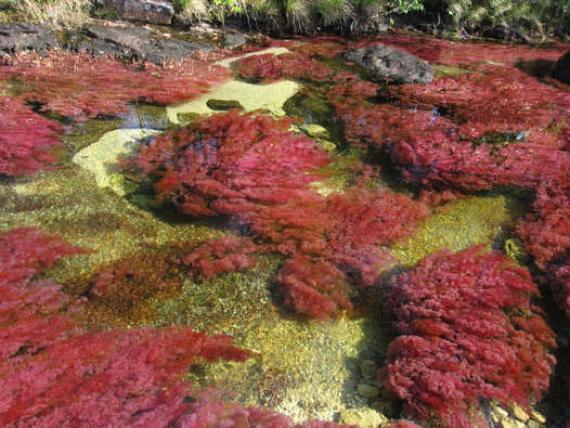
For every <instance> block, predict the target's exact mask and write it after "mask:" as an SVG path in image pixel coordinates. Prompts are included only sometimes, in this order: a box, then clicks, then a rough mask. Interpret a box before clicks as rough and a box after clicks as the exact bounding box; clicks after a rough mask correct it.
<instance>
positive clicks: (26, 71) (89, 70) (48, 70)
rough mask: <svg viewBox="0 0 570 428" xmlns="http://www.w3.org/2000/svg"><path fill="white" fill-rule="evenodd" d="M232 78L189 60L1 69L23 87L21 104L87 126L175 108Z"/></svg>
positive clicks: (21, 61) (40, 62)
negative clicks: (139, 111) (136, 111)
mask: <svg viewBox="0 0 570 428" xmlns="http://www.w3.org/2000/svg"><path fill="white" fill-rule="evenodd" d="M228 77H229V72H228V71H227V70H225V69H223V68H221V67H217V66H214V65H211V64H208V63H206V62H204V61H200V60H194V59H186V60H184V61H182V62H181V63H179V64H177V65H173V66H165V67H160V66H156V65H153V64H140V65H132V66H127V65H124V64H122V63H121V62H119V61H117V60H114V59H111V58H108V57H97V58H93V57H91V56H89V55H88V54H87V53H80V54H71V53H64V52H55V51H52V52H50V54H49V56H47V57H41V56H39V55H37V54H20V55H17V56H16V57H14V58H11V59H9V60H5V61H4V63H3V64H2V65H0V80H7V79H15V80H16V81H18V82H20V83H21V87H20V92H21V93H20V94H19V98H20V99H22V100H25V101H26V102H29V103H37V104H40V110H41V111H42V112H48V113H57V114H59V115H61V116H64V117H68V118H72V119H76V120H85V119H86V118H92V117H96V116H99V115H104V116H113V115H118V114H120V113H122V112H124V111H125V110H126V108H127V103H128V102H134V101H142V102H147V103H153V104H162V105H164V104H171V103H176V102H180V101H184V100H188V99H191V98H195V97H197V96H199V95H201V94H203V93H205V92H206V91H207V90H208V89H209V88H210V87H211V86H212V85H215V84H216V83H220V82H221V81H223V80H224V79H227V78H228Z"/></svg>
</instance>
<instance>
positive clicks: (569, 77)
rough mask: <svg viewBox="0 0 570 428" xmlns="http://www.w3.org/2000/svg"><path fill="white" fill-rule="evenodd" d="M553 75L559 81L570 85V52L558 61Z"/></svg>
mask: <svg viewBox="0 0 570 428" xmlns="http://www.w3.org/2000/svg"><path fill="white" fill-rule="evenodd" d="M552 74H553V75H554V77H556V78H557V79H558V80H560V81H562V82H564V83H568V84H570V51H568V52H566V54H564V55H563V56H562V57H561V58H560V59H559V60H558V62H557V63H556V67H555V68H554V72H553V73H552Z"/></svg>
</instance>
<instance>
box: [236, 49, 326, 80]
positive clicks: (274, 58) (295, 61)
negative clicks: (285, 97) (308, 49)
mask: <svg viewBox="0 0 570 428" xmlns="http://www.w3.org/2000/svg"><path fill="white" fill-rule="evenodd" d="M236 73H237V74H238V75H239V76H240V77H242V78H244V79H251V80H259V81H262V82H272V81H275V80H279V79H303V80H313V81H317V82H318V81H324V80H327V79H328V78H330V77H331V76H332V73H333V71H332V69H330V68H329V67H328V66H326V65H325V64H322V63H320V62H318V61H317V60H314V59H311V58H307V57H306V56H304V55H301V54H300V53H286V54H281V55H273V54H261V55H254V56H250V57H247V58H244V59H241V60H239V61H237V63H236Z"/></svg>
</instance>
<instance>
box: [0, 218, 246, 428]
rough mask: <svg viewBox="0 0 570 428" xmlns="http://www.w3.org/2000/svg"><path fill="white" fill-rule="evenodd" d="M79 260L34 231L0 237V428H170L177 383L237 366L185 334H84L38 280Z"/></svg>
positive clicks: (218, 345)
mask: <svg viewBox="0 0 570 428" xmlns="http://www.w3.org/2000/svg"><path fill="white" fill-rule="evenodd" d="M79 252H81V251H80V250H79V249H77V248H75V247H72V246H70V245H68V244H66V243H65V242H64V241H63V240H61V239H60V238H57V237H54V236H50V235H47V234H44V233H41V232H40V231H38V230H36V229H14V230H12V231H10V232H7V233H4V234H2V235H0V295H1V297H2V307H1V308H0V326H1V327H2V328H1V331H2V333H1V334H0V336H1V337H2V339H3V340H2V343H3V346H2V351H1V352H0V357H1V359H2V361H1V362H0V377H1V378H2V380H3V384H2V386H3V388H2V392H0V409H2V411H1V412H0V424H2V425H3V426H12V425H30V426H31V425H33V426H83V425H93V424H95V425H131V424H146V425H152V426H166V425H168V420H170V418H172V417H174V416H179V415H180V414H181V413H182V412H184V411H188V410H189V408H190V407H189V404H188V403H186V402H185V401H184V397H185V396H186V395H187V392H188V391H187V388H186V387H185V386H184V383H183V377H184V374H185V372H186V370H187V368H188V367H189V366H190V365H191V364H192V362H193V361H195V360H196V359H206V360H209V361H213V360H217V359H220V358H226V359H231V360H236V361H243V360H244V359H246V358H248V357H249V355H250V354H249V353H248V352H247V351H244V350H241V349H238V348H236V347H234V346H233V345H232V343H231V339H230V338H229V337H226V336H213V337H208V336H206V335H204V334H202V333H196V332H193V331H192V330H191V329H189V328H170V329H150V328H148V329H133V330H128V331H126V330H116V331H111V332H90V333H87V332H85V331H84V330H83V329H82V328H81V327H80V326H78V325H77V324H76V322H75V321H74V318H73V313H74V311H77V310H80V305H79V304H78V303H77V302H74V301H73V300H72V299H71V298H69V297H68V296H66V295H65V294H64V293H63V292H62V291H61V290H60V286H59V285H57V284H55V283H53V282H51V281H47V280H35V279H34V277H35V276H36V275H38V274H40V273H41V272H42V271H43V270H44V269H46V268H48V267H50V266H52V265H53V264H54V263H55V262H57V261H58V260H59V259H60V258H62V257H64V256H68V255H73V254H77V253H79Z"/></svg>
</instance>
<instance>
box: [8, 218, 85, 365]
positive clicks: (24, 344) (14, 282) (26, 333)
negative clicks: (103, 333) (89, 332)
mask: <svg viewBox="0 0 570 428" xmlns="http://www.w3.org/2000/svg"><path fill="white" fill-rule="evenodd" d="M80 252H81V251H80V250H79V249H77V248H74V247H72V246H70V245H68V244H66V243H65V242H63V241H62V240H61V239H59V238H56V237H51V236H48V235H45V234H43V233H40V232H39V231H37V230H35V229H13V230H12V231H10V232H8V233H4V234H2V235H0V301H1V302H2V306H1V307H0V338H1V339H2V347H1V348H0V359H1V360H3V361H4V360H6V359H8V358H10V357H12V356H14V355H16V354H18V353H34V352H37V351H38V350H39V349H42V348H44V347H45V346H47V345H48V344H50V343H52V342H54V341H57V340H60V339H61V338H63V337H66V336H68V335H69V334H70V332H72V331H73V329H74V325H73V323H72V322H71V321H70V319H69V318H67V317H66V316H65V315H63V314H62V312H63V311H64V310H65V309H67V308H68V307H70V306H71V307H72V306H75V302H73V301H72V299H70V298H68V297H67V296H66V295H65V294H63V293H62V292H61V291H60V286H59V285H58V284H55V283H53V282H51V281H39V280H33V277H34V276H36V275H38V274H39V273H41V272H42V271H43V270H45V269H47V268H49V267H51V266H53V265H54V264H55V263H56V262H57V261H58V260H59V259H61V258H62V257H65V256H68V255H73V254H78V253H80Z"/></svg>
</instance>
